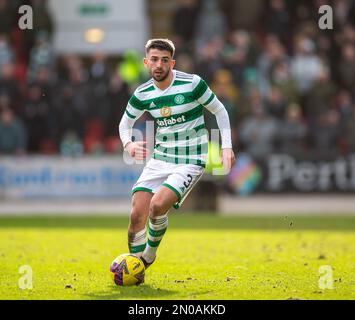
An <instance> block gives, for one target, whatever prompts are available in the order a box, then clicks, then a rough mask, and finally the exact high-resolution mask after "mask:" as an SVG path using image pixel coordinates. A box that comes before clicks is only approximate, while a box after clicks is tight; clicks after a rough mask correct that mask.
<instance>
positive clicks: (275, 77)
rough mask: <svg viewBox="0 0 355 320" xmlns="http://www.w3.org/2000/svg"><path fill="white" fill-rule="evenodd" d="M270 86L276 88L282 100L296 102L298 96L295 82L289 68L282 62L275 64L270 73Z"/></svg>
mask: <svg viewBox="0 0 355 320" xmlns="http://www.w3.org/2000/svg"><path fill="white" fill-rule="evenodd" d="M270 85H271V86H272V87H275V88H278V89H279V90H280V92H281V95H282V96H283V97H284V99H287V100H288V101H289V102H297V101H298V100H299V94H298V90H297V85H296V82H295V80H294V79H293V78H292V75H291V73H290V68H289V65H288V64H287V63H285V62H284V61H280V62H277V63H275V64H274V65H273V67H272V68H271V71H270Z"/></svg>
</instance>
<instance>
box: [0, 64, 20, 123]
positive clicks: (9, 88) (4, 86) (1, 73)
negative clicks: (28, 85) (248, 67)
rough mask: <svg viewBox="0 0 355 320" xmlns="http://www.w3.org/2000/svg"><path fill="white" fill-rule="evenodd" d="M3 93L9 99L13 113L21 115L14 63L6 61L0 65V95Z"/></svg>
mask: <svg viewBox="0 0 355 320" xmlns="http://www.w3.org/2000/svg"><path fill="white" fill-rule="evenodd" d="M1 95H5V96H7V97H8V98H9V99H10V101H11V108H12V109H13V110H14V112H15V114H17V115H18V116H21V114H22V111H23V110H22V108H21V102H22V97H21V92H20V87H19V85H18V82H17V81H16V79H15V74H14V64H12V63H7V64H3V65H1V66H0V96H1Z"/></svg>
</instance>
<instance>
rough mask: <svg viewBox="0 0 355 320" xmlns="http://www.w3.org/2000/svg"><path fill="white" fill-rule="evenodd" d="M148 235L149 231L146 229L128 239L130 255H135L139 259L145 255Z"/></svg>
mask: <svg viewBox="0 0 355 320" xmlns="http://www.w3.org/2000/svg"><path fill="white" fill-rule="evenodd" d="M146 235H147V230H146V229H145V228H144V229H143V230H141V231H139V232H137V233H136V234H134V236H133V237H131V238H129V239H128V248H129V252H130V253H134V254H135V255H137V256H138V257H140V256H141V255H142V254H143V251H144V249H145V246H146V245H145V243H146Z"/></svg>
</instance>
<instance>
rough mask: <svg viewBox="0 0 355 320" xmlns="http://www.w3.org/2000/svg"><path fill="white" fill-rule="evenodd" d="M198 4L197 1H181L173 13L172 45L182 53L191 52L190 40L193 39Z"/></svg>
mask: <svg viewBox="0 0 355 320" xmlns="http://www.w3.org/2000/svg"><path fill="white" fill-rule="evenodd" d="M199 7H200V4H199V1H198V0H183V1H180V2H179V6H178V7H177V9H176V10H175V12H174V13H173V17H172V25H173V30H174V33H175V35H174V44H175V46H176V48H178V49H180V50H181V49H182V51H188V52H191V47H192V46H191V45H192V40H193V39H194V37H195V32H196V22H197V18H198V14H199V9H200V8H199Z"/></svg>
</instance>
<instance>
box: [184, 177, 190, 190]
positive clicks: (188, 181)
mask: <svg viewBox="0 0 355 320" xmlns="http://www.w3.org/2000/svg"><path fill="white" fill-rule="evenodd" d="M187 178H188V180H187V181H184V186H185V188H186V189H187V188H188V187H189V186H190V184H191V181H192V175H191V174H188V175H187Z"/></svg>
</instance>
